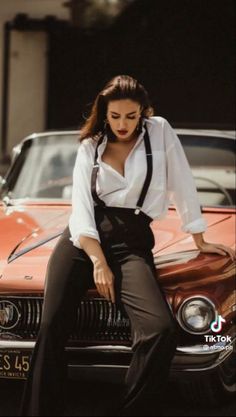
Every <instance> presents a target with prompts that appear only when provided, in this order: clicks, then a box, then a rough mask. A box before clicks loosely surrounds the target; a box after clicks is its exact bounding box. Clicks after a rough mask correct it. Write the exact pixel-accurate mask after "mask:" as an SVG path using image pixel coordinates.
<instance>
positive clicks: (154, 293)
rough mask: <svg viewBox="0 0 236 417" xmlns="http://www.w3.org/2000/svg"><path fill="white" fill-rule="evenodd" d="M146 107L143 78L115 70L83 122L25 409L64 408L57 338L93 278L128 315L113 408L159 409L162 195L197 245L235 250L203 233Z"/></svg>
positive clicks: (166, 137)
mask: <svg viewBox="0 0 236 417" xmlns="http://www.w3.org/2000/svg"><path fill="white" fill-rule="evenodd" d="M152 114H153V113H152V108H151V107H150V104H149V99H148V95H147V92H146V90H145V89H144V87H143V86H142V85H141V84H139V83H138V82H137V81H136V80H135V79H133V78H131V77H129V76H125V75H121V76H117V77H115V78H114V79H112V80H111V81H110V82H109V83H108V84H107V85H106V86H105V88H104V89H103V90H102V91H101V92H100V93H99V94H98V96H97V98H96V100H95V102H94V104H93V107H92V111H91V115H90V117H89V118H88V119H87V121H86V122H85V124H84V126H83V127H82V129H81V132H80V141H81V144H80V146H79V150H78V155H77V159H76V163H75V167H74V173H73V196H72V214H71V216H70V221H69V227H67V228H66V229H65V231H64V233H63V235H62V236H61V238H60V240H59V241H58V243H57V245H56V247H55V249H54V251H53V253H52V255H51V258H50V260H49V264H48V269H47V277H46V285H45V300H44V308H43V315H42V320H41V327H40V332H39V335H38V339H37V343H36V346H35V350H34V355H33V358H32V362H31V371H30V375H29V378H28V382H27V385H26V388H25V394H24V401H23V408H22V415H31V416H36V415H37V416H39V415H62V414H63V410H64V403H63V402H64V385H65V382H66V369H67V366H66V361H65V359H64V346H65V344H66V341H67V339H68V337H69V335H70V333H71V330H72V328H73V325H74V322H75V320H76V312H77V308H78V304H79V301H80V299H81V297H83V296H84V294H85V292H86V291H87V289H88V288H90V287H92V286H94V285H95V286H96V287H97V290H98V292H99V294H100V295H101V296H103V297H105V298H106V299H107V300H110V301H112V302H113V303H114V302H116V303H118V304H119V305H120V306H121V307H122V308H124V309H125V311H126V313H127V315H128V316H129V319H130V322H131V328H132V334H133V346H132V347H133V351H134V354H133V359H132V362H131V364H130V367H129V370H128V372H127V375H126V381H125V393H124V397H123V402H122V404H121V408H120V414H119V415H129V416H130V415H136V416H137V415H158V413H159V411H160V410H159V409H160V407H159V405H160V400H161V396H162V392H163V388H164V386H165V383H166V381H167V377H168V371H169V368H170V364H171V360H172V358H173V355H174V353H175V349H176V344H177V331H176V328H177V327H176V323H175V321H174V318H173V316H172V313H171V310H170V308H169V306H168V304H167V302H166V300H165V297H164V296H163V294H162V292H161V289H160V288H159V285H158V281H157V280H156V271H155V266H154V262H153V256H152V251H151V249H152V248H153V245H154V238H153V234H152V231H151V228H150V227H149V225H150V222H151V221H152V220H153V219H154V218H161V217H163V216H164V215H165V213H166V211H167V208H168V202H169V199H172V200H173V201H174V202H175V204H176V206H177V210H178V213H179V215H180V217H181V220H182V228H183V230H184V231H185V232H186V233H191V234H192V236H193V239H194V241H195V243H196V246H197V247H198V248H199V250H200V251H201V252H212V253H218V254H221V255H229V256H231V257H232V258H234V256H235V255H234V253H233V251H232V250H231V249H230V248H227V247H225V246H223V245H221V244H213V243H208V242H206V241H205V240H204V238H203V232H204V231H205V230H206V223H205V220H204V218H203V217H202V215H201V211H200V207H199V202H198V198H197V192H196V188H195V185H194V181H193V178H192V174H191V171H190V168H189V165H188V163H187V160H186V157H185V154H184V152H183V149H182V147H181V145H180V142H179V139H178V138H177V136H176V135H175V133H174V131H173V130H172V128H171V127H170V125H169V123H168V122H167V121H166V120H165V119H163V118H162V117H152Z"/></svg>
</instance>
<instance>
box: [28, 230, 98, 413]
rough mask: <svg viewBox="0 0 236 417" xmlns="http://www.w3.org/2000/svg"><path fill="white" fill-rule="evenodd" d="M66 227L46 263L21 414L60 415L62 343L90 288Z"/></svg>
mask: <svg viewBox="0 0 236 417" xmlns="http://www.w3.org/2000/svg"><path fill="white" fill-rule="evenodd" d="M69 236H70V235H69V230H68V228H67V229H66V230H65V231H64V233H63V235H62V236H61V238H60V240H59V242H58V243H57V245H56V247H55V249H54V251H53V253H52V255H51V257H50V259H49V263H48V267H47V274H46V281H45V295H44V304H43V312H42V319H41V326H40V331H39V334H38V338H37V342H36V345H35V349H34V352H33V356H32V361H31V366H30V373H29V377H28V380H27V383H26V386H25V391H24V395H23V401H22V409H21V415H24V416H49V415H51V416H52V415H62V414H63V410H64V389H65V382H66V373H67V363H66V357H65V349H64V347H65V344H66V341H67V339H68V337H69V335H70V333H71V331H72V328H73V326H74V323H75V320H76V317H77V308H78V304H79V301H80V299H81V297H82V296H83V295H84V294H85V292H86V291H87V289H88V288H89V287H91V286H93V273H92V271H93V268H92V263H91V261H90V260H89V259H87V260H86V259H84V258H83V257H81V256H80V253H81V252H80V251H79V250H78V249H77V248H75V247H74V246H73V244H72V242H71V241H70V240H69Z"/></svg>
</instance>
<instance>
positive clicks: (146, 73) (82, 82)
mask: <svg viewBox="0 0 236 417" xmlns="http://www.w3.org/2000/svg"><path fill="white" fill-rule="evenodd" d="M234 21H235V2H234V1H233V0H191V1H189V0H0V45H1V54H0V106H1V111H0V127H1V136H0V167H1V168H0V174H1V173H3V171H4V169H5V168H6V166H7V165H8V163H9V158H10V154H11V150H12V148H13V146H14V145H16V144H17V143H19V141H20V140H21V139H22V138H23V137H24V136H26V135H28V134H30V133H33V132H39V131H44V130H52V129H64V128H78V127H79V125H80V124H81V122H82V121H83V120H84V118H85V117H86V116H87V115H88V114H89V111H90V108H91V103H92V101H93V100H94V98H95V96H96V94H97V93H98V91H99V90H100V89H101V88H102V87H103V86H104V84H105V83H106V82H107V81H108V80H109V79H110V78H111V77H113V76H115V75H118V74H129V75H131V76H133V77H135V78H137V79H138V80H139V81H140V82H141V83H142V84H144V86H145V87H146V89H147V90H148V91H149V93H150V97H151V100H152V104H153V106H154V109H155V114H156V115H160V116H163V117H165V118H167V119H168V120H169V122H170V123H171V124H172V125H173V126H174V127H202V128H207V127H209V128H225V129H232V128H234V120H235V75H234V72H235V62H234V49H233V48H234V39H235V37H234ZM1 171H2V172H1Z"/></svg>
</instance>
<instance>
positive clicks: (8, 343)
mask: <svg viewBox="0 0 236 417" xmlns="http://www.w3.org/2000/svg"><path fill="white" fill-rule="evenodd" d="M235 340H236V339H233V340H232V341H231V342H230V343H229V344H228V345H226V346H225V347H224V348H222V347H220V346H217V344H216V345H212V346H215V348H214V347H212V349H209V350H207V351H205V350H204V348H203V346H204V345H196V346H178V347H177V348H176V353H177V354H180V355H181V354H183V355H200V356H201V355H211V354H215V353H222V352H224V351H230V349H228V347H229V346H231V345H233V343H235ZM35 343H36V342H35V341H22V340H17V341H15V340H1V339H0V349H34V347H35ZM66 350H67V351H71V352H76V351H80V352H83V351H84V352H88V351H98V352H99V351H113V352H116V351H118V352H122V351H123V352H124V351H125V352H132V348H131V347H130V346H124V345H98V346H97V345H95V346H86V347H83V346H82V347H80V346H66Z"/></svg>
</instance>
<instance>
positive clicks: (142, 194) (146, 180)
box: [135, 125, 153, 214]
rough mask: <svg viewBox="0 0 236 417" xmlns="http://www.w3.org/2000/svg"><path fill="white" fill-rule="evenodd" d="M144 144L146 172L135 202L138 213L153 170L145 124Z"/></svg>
mask: <svg viewBox="0 0 236 417" xmlns="http://www.w3.org/2000/svg"><path fill="white" fill-rule="evenodd" d="M144 144H145V150H146V159H147V174H146V178H145V181H144V184H143V188H142V191H141V194H140V196H139V199H138V202H137V206H136V210H135V214H138V213H139V212H140V209H141V207H142V206H143V202H144V200H145V197H146V195H147V191H148V188H149V185H150V182H151V179H152V171H153V164H152V148H151V143H150V139H149V134H148V130H147V126H146V125H145V134H144Z"/></svg>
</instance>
